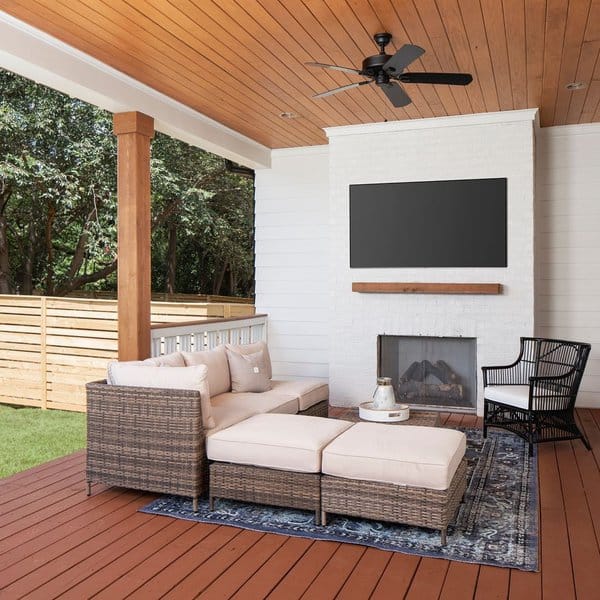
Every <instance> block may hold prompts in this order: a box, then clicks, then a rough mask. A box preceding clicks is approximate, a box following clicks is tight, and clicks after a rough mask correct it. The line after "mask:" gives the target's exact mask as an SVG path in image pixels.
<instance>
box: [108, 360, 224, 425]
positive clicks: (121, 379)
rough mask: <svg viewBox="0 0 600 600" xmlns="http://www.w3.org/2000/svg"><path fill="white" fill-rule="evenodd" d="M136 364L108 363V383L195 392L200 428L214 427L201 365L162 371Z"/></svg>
mask: <svg viewBox="0 0 600 600" xmlns="http://www.w3.org/2000/svg"><path fill="white" fill-rule="evenodd" d="M136 363H137V361H133V362H118V361H114V362H111V363H109V364H108V373H109V377H108V380H109V383H111V384H113V385H124V386H137V387H148V388H164V389H172V390H198V391H199V392H200V405H201V408H202V425H203V426H204V427H206V428H207V429H212V428H213V427H214V426H215V421H214V419H213V417H212V415H211V406H210V392H209V384H208V369H207V367H206V366H205V365H197V366H194V367H169V368H165V367H156V366H151V365H147V364H140V363H137V364H136Z"/></svg>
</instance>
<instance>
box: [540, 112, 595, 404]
mask: <svg viewBox="0 0 600 600" xmlns="http://www.w3.org/2000/svg"><path fill="white" fill-rule="evenodd" d="M536 147H537V151H536V160H537V164H536V176H537V186H536V263H537V268H536V273H537V277H536V331H537V334H538V335H543V336H548V337H558V338H565V339H572V340H577V341H582V342H589V343H591V344H592V352H591V355H590V360H589V362H588V366H587V369H586V373H585V375H584V378H583V381H582V384H581V390H580V392H579V397H578V400H577V404H578V405H580V406H590V407H592V406H593V407H600V124H590V125H567V126H564V127H549V128H543V129H541V130H539V132H538V135H537V144H536Z"/></svg>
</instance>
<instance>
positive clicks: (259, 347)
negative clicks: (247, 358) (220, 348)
mask: <svg viewBox="0 0 600 600" xmlns="http://www.w3.org/2000/svg"><path fill="white" fill-rule="evenodd" d="M226 346H227V348H228V349H229V350H233V351H234V352H238V353H239V354H254V353H255V352H263V353H264V356H265V367H266V369H267V371H266V375H267V377H268V378H269V379H272V378H273V369H272V367H271V357H270V356H269V347H268V346H267V343H266V342H262V341H261V342H254V343H252V344H227V345H226Z"/></svg>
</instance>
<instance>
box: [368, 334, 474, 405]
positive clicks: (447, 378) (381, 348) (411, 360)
mask: <svg viewBox="0 0 600 600" xmlns="http://www.w3.org/2000/svg"><path fill="white" fill-rule="evenodd" d="M377 350H378V351H377V375H378V376H379V377H391V378H392V382H393V385H394V388H395V390H396V394H397V396H398V401H399V402H403V403H407V404H410V405H411V406H413V407H415V408H416V407H421V408H425V407H427V408H439V409H447V410H452V408H454V409H457V410H461V411H464V410H475V409H476V407H477V340H476V339H475V338H464V337H434V336H403V335H379V336H378V337H377Z"/></svg>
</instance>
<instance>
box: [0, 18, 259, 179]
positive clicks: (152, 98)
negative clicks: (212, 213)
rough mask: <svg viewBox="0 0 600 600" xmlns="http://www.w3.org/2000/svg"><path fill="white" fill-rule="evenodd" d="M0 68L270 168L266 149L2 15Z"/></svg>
mask: <svg viewBox="0 0 600 600" xmlns="http://www.w3.org/2000/svg"><path fill="white" fill-rule="evenodd" d="M0 67H2V68H3V69H6V70H7V71H12V72H13V73H17V74H19V75H22V76H24V77H27V78H29V79H33V80H34V81H37V82H38V83H42V84H44V85H47V86H48V87H51V88H53V89H55V90H58V91H60V92H64V93H65V94H68V95H69V96H73V97H75V98H79V99H80V100H84V101H85V102H89V103H91V104H94V105H96V106H99V107H100V108H103V109H105V110H108V111H110V112H112V113H118V112H129V111H138V112H142V113H144V114H147V115H149V116H151V117H153V118H154V124H155V128H156V130H157V131H161V132H162V133H166V134H168V135H170V136H172V137H174V138H177V139H180V140H182V141H184V142H187V143H188V144H191V145H193V146H198V147H200V148H202V149H204V150H208V151H209V152H213V153H215V154H218V155H219V156H223V157H224V158H228V159H230V160H232V161H234V162H236V163H239V164H242V165H245V166H247V167H250V168H252V169H259V168H269V167H270V164H271V150H270V149H269V148H267V147H266V146H263V145H262V144H259V143H258V142H255V141H254V140H252V139H250V138H248V137H246V136H244V135H242V134H241V133H238V132H237V131H234V130H233V129H230V128H228V127H225V126H224V125H222V124H221V123H218V122H217V121H214V120H212V119H210V118H208V117H207V116H205V115H203V114H201V113H199V112H197V111H195V110H192V109H191V108H189V107H187V106H185V105H184V104H181V103H180V102H177V101H175V100H173V99H171V98H169V97H168V96H165V95H164V94H161V93H160V92H157V91H156V90H154V89H153V88H151V87H149V86H147V85H145V84H143V83H140V82H139V81H137V80H135V79H133V78H132V77H129V76H128V75H125V74H124V73H121V72H120V71H117V70H116V69H113V68H112V67H109V66H108V65H106V64H104V63H103V62H101V61H99V60H96V59H95V58H92V57H91V56H89V55H87V54H85V53H83V52H81V51H79V50H77V49H75V48H73V47H71V46H69V45H67V44H65V43H63V42H61V41H60V40H57V39H56V38H53V37H52V36H50V35H48V34H46V33H44V32H42V31H40V30H39V29H35V28H34V27H31V26H30V25H27V24H26V23H23V22H22V21H19V20H18V19H15V18H14V17H12V16H10V15H8V14H6V13H4V12H2V11H0Z"/></svg>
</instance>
